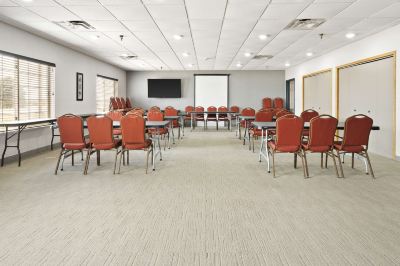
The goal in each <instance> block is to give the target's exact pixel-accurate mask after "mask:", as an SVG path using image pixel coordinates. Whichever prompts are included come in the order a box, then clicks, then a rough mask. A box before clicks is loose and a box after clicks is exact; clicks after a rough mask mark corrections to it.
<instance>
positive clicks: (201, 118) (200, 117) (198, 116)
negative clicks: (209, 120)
mask: <svg viewBox="0 0 400 266" xmlns="http://www.w3.org/2000/svg"><path fill="white" fill-rule="evenodd" d="M194 111H196V112H204V107H203V106H196V108H194ZM194 121H195V123H194V124H195V126H197V122H198V121H202V122H203V123H204V129H206V120H205V116H204V113H200V114H196V115H195V117H194Z"/></svg>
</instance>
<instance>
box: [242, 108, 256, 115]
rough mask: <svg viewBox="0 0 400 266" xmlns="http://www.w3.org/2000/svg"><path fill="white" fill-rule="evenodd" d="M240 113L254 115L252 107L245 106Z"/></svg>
mask: <svg viewBox="0 0 400 266" xmlns="http://www.w3.org/2000/svg"><path fill="white" fill-rule="evenodd" d="M241 115H243V116H255V115H256V111H255V110H254V109H253V108H250V107H246V108H244V109H243V110H242V112H241Z"/></svg>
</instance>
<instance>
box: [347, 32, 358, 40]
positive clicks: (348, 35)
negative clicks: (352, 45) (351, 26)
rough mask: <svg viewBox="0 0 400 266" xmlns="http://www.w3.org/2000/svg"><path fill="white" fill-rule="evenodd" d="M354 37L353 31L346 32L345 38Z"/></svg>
mask: <svg viewBox="0 0 400 266" xmlns="http://www.w3.org/2000/svg"><path fill="white" fill-rule="evenodd" d="M354 37H356V34H355V33H354V32H348V33H347V34H346V38H347V39H353V38H354Z"/></svg>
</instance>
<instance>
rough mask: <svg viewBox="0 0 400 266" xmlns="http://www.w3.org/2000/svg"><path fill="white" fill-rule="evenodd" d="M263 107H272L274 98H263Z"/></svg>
mask: <svg viewBox="0 0 400 266" xmlns="http://www.w3.org/2000/svg"><path fill="white" fill-rule="evenodd" d="M262 108H263V109H268V108H272V99H271V98H268V97H265V98H264V99H262Z"/></svg>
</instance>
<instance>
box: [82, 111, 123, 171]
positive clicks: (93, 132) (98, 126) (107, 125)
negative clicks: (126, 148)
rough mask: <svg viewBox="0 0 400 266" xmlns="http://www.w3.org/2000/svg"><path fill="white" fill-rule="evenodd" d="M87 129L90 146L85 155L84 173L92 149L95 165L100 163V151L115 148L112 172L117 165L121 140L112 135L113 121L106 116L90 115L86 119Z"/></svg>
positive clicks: (87, 166)
mask: <svg viewBox="0 0 400 266" xmlns="http://www.w3.org/2000/svg"><path fill="white" fill-rule="evenodd" d="M87 127H88V130H89V137H90V147H89V149H88V152H87V156H86V166H85V170H84V174H85V175H86V174H87V172H88V169H89V163H90V155H91V154H92V151H96V153H97V165H100V151H109V150H115V151H116V153H115V161H114V174H115V168H116V166H117V157H118V154H119V153H120V149H119V148H120V146H121V140H120V139H117V138H114V136H113V121H112V119H111V118H109V117H107V116H91V117H89V118H88V119H87Z"/></svg>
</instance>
